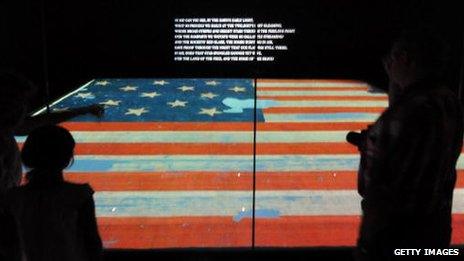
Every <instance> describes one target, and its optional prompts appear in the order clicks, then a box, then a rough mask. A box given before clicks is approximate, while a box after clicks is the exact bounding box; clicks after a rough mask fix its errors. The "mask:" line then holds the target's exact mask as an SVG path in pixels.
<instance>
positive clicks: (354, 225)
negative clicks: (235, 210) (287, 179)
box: [98, 214, 464, 249]
mask: <svg viewBox="0 0 464 261" xmlns="http://www.w3.org/2000/svg"><path fill="white" fill-rule="evenodd" d="M98 224H99V230H100V234H101V236H102V238H103V242H104V244H105V246H106V247H110V248H137V249H142V248H181V247H184V248H185V247H250V246H251V219H250V218H244V219H242V220H240V221H239V222H236V221H234V220H233V218H232V217H153V218H150V217H140V218H139V217H137V218H134V217H122V218H110V217H100V218H98ZM359 224H360V217H359V216H282V217H279V218H259V217H258V218H257V219H256V230H255V232H256V245H257V246H261V247H266V246H280V247H282V246H286V247H300V246H305V247H315V246H354V245H355V244H356V240H357V237H358V231H359ZM276 228H277V229H276ZM451 243H452V244H455V245H458V244H463V243H464V215H463V214H453V234H452V241H451Z"/></svg>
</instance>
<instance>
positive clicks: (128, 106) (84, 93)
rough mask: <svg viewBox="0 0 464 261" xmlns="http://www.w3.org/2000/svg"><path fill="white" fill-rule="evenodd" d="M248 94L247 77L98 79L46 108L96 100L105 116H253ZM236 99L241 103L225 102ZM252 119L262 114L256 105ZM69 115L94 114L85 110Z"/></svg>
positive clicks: (241, 118)
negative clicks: (255, 115) (213, 78)
mask: <svg viewBox="0 0 464 261" xmlns="http://www.w3.org/2000/svg"><path fill="white" fill-rule="evenodd" d="M253 99H254V87H253V80H251V79H217V80H212V79H164V80H153V79H151V80H150V79H111V80H110V79H108V80H104V79H102V80H96V81H92V82H91V83H89V84H87V85H86V86H83V87H82V88H79V89H78V90H76V91H75V92H73V93H72V94H71V95H68V96H67V97H65V98H64V99H62V100H61V101H60V102H58V103H56V104H54V105H52V106H51V109H52V110H54V111H60V110H66V109H67V108H75V107H80V106H86V105H91V104H96V103H98V104H102V105H104V106H105V115H104V117H103V119H102V121H104V122H132V121H141V122H148V121H151V122H153V121H177V122H187V121H189V122H210V121H217V122H225V121H253ZM237 102H239V103H240V106H242V109H239V110H237V109H232V108H231V107H230V106H234V105H235V104H236V103H237ZM231 104H232V105H231ZM257 120H258V121H263V120H264V118H263V113H262V111H261V110H259V109H258V111H257ZM73 121H95V118H94V117H92V116H89V115H85V116H80V117H78V118H76V119H74V120H73Z"/></svg>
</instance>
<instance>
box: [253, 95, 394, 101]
mask: <svg viewBox="0 0 464 261" xmlns="http://www.w3.org/2000/svg"><path fill="white" fill-rule="evenodd" d="M258 99H260V100H264V99H269V100H279V101H282V100H283V101H387V100H388V98H387V97H383V96H382V97H378V96H283V95H282V96H268V95H263V96H258Z"/></svg>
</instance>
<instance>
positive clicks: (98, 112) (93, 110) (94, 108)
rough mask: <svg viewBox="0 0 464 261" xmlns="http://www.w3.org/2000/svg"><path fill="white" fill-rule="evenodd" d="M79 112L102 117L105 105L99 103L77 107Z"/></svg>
mask: <svg viewBox="0 0 464 261" xmlns="http://www.w3.org/2000/svg"><path fill="white" fill-rule="evenodd" d="M79 112H80V114H92V115H93V116H95V117H98V118H102V117H103V114H105V107H104V106H103V105H100V104H93V105H90V106H85V107H81V108H79Z"/></svg>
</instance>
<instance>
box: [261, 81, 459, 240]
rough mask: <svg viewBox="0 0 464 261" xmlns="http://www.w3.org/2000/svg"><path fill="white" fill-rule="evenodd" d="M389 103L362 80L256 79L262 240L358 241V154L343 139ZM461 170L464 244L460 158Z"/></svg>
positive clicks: (456, 202) (456, 204)
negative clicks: (259, 118)
mask: <svg viewBox="0 0 464 261" xmlns="http://www.w3.org/2000/svg"><path fill="white" fill-rule="evenodd" d="M387 106H388V99H387V96H386V94H385V93H381V92H379V91H377V90H375V89H373V88H372V87H370V86H369V85H368V84H366V83H364V82H360V81H352V80H291V79H288V80H284V79H281V80H277V79H260V80H258V82H257V109H258V110H259V111H260V112H262V113H263V118H264V121H262V122H258V124H257V134H256V142H257V143H256V153H257V155H256V177H257V183H256V212H255V213H256V228H255V232H256V246H279V247H315V246H354V245H355V244H356V239H357V236H358V229H359V222H360V215H361V209H360V201H361V198H360V196H359V195H358V193H357V170H358V165H359V152H358V151H357V148H355V147H354V146H352V145H350V144H348V143H347V142H346V140H345V137H346V134H347V133H348V132H349V131H359V130H361V129H364V128H366V127H367V125H368V124H370V123H372V122H374V121H375V120H376V119H377V117H378V116H379V115H380V113H381V112H382V111H383V110H384V109H385V108H386V107H387ZM457 168H458V170H459V173H458V182H457V185H456V190H455V195H454V204H453V241H452V242H453V243H454V244H462V243H463V242H464V237H463V236H462V235H463V234H464V233H463V232H464V219H463V213H464V193H463V192H464V191H463V187H464V182H463V174H462V170H463V168H464V166H463V162H462V160H459V162H458V166H457Z"/></svg>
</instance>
